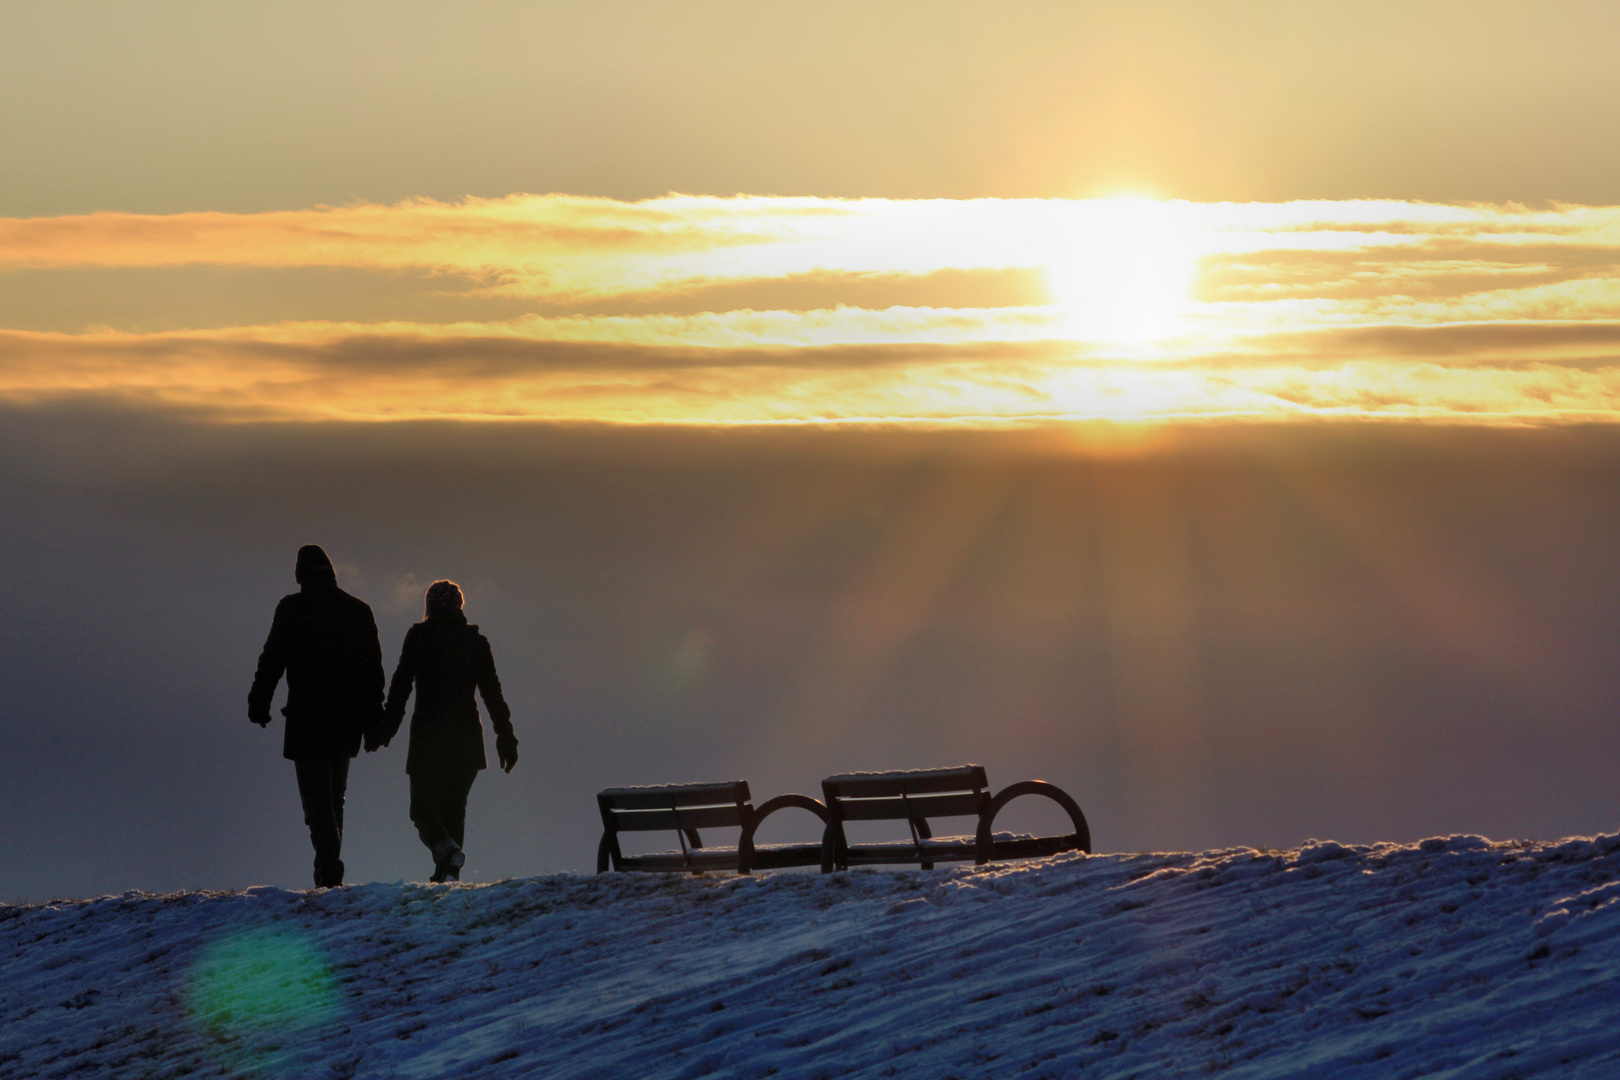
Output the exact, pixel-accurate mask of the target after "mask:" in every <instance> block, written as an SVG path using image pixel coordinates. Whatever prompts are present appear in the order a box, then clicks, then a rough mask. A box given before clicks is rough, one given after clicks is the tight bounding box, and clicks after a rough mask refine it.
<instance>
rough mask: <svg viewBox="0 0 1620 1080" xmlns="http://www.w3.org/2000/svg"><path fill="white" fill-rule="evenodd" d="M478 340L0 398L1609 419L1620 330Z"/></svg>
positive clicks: (365, 411) (63, 371) (101, 362)
mask: <svg viewBox="0 0 1620 1080" xmlns="http://www.w3.org/2000/svg"><path fill="white" fill-rule="evenodd" d="M478 329H480V328H474V327H466V326H463V327H459V328H457V329H456V330H455V331H454V332H445V331H444V330H443V329H442V328H434V327H406V326H395V327H392V328H389V329H387V330H386V331H384V330H379V329H377V328H373V329H372V330H370V331H368V332H362V331H361V330H360V329H359V328H355V327H347V326H333V325H322V324H312V325H305V326H276V327H262V328H237V329H232V330H228V331H221V332H215V333H199V332H190V333H166V334H117V333H96V334H28V333H17V332H9V333H0V398H4V399H6V400H10V401H16V402H28V401H42V400H54V399H58V398H61V397H64V396H84V395H91V396H96V397H117V398H123V399H126V400H134V401H148V402H152V403H161V404H164V405H168V406H185V407H190V408H196V409H203V410H206V411H209V412H211V413H213V414H215V415H217V416H219V417H220V418H236V419H247V418H276V419H310V418H328V419H351V420H382V419H395V418H425V417H454V418H482V419H535V420H551V421H560V420H568V421H610V422H625V423H648V422H655V423H686V424H735V423H780V422H839V421H846V422H847V421H858V422H929V423H979V422H1039V421H1048V420H1065V419H1067V420H1072V419H1088V418H1106V419H1125V420H1154V419H1253V420H1265V419H1291V418H1299V417H1302V416H1319V417H1346V418H1429V419H1451V420H1463V421H1468V422H1485V421H1494V422H1561V421H1576V420H1582V421H1589V420H1603V421H1612V420H1614V419H1616V418H1620V355H1616V354H1620V325H1616V324H1606V325H1600V326H1575V327H1568V326H1520V325H1507V326H1459V327H1440V328H1424V329H1417V330H1414V329H1412V328H1387V327H1386V328H1373V329H1366V328H1338V329H1325V330H1323V331H1321V332H1320V333H1319V334H1317V335H1315V338H1316V340H1315V341H1314V343H1313V342H1311V341H1308V340H1306V336H1305V335H1294V336H1293V337H1292V338H1290V339H1289V341H1287V342H1285V343H1278V342H1275V341H1271V342H1266V341H1261V342H1257V343H1253V347H1252V348H1251V350H1250V351H1249V352H1247V353H1235V352H1228V353H1208V354H1203V355H1186V356H1181V357H1176V358H1165V359H1161V360H1158V361H1153V362H1145V361H1142V360H1139V359H1132V358H1130V357H1128V356H1122V355H1121V356H1109V355H1107V354H1106V353H1105V352H1101V351H1096V352H1092V353H1091V354H1089V355H1086V354H1084V353H1083V352H1080V351H1077V346H1076V344H1075V343H1074V342H1070V341H1063V340H1053V339H1044V340H1042V339H1032V340H1025V341H1007V340H984V341H978V342H964V343H956V344H948V345H947V344H939V343H932V342H896V341H871V342H866V343H840V344H831V345H820V346H796V347H794V346H781V345H777V346H763V345H759V344H752V345H729V346H723V345H709V346H700V345H694V344H691V343H679V344H667V343H664V344H659V343H649V342H644V341H643V342H638V341H633V340H623V341H610V340H596V341H583V340H557V339H546V338H543V337H536V336H532V334H531V335H529V336H523V335H517V334H514V333H512V332H511V328H510V327H496V328H491V327H484V328H481V329H482V330H483V332H482V333H479V332H477V331H478ZM530 329H531V330H532V329H533V327H530ZM495 330H505V331H506V332H504V333H501V332H492V331H495ZM1448 336H1449V337H1448ZM1437 341H1438V342H1440V344H1438V345H1437ZM1283 345H1286V346H1287V347H1282V346H1283ZM1558 350H1564V351H1565V352H1566V353H1567V355H1565V356H1564V358H1563V359H1559V360H1551V359H1548V358H1547V357H1548V356H1549V355H1550V354H1551V353H1553V352H1557V351H1558ZM1290 353H1296V354H1297V355H1292V356H1291V355H1289V354H1290Z"/></svg>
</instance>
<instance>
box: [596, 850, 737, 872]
mask: <svg viewBox="0 0 1620 1080" xmlns="http://www.w3.org/2000/svg"><path fill="white" fill-rule="evenodd" d="M619 866H620V868H621V869H624V870H735V869H736V868H737V849H736V848H699V849H698V850H696V851H694V852H692V854H691V857H690V858H688V857H687V856H685V855H683V854H681V853H680V852H679V851H655V852H653V853H651V854H648V855H624V856H621V857H620V858H619Z"/></svg>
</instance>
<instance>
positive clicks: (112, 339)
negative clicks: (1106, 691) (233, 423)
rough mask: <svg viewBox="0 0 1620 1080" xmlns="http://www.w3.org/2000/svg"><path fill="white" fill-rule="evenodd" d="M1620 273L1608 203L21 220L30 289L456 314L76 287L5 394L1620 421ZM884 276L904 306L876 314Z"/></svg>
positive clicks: (1062, 416)
mask: <svg viewBox="0 0 1620 1080" xmlns="http://www.w3.org/2000/svg"><path fill="white" fill-rule="evenodd" d="M1617 264H1620V209H1615V208H1601V207H1580V206H1555V207H1553V208H1550V209H1526V208H1524V207H1518V206H1512V205H1505V206H1491V205H1441V204H1433V203H1415V202H1398V201H1388V200H1383V201H1343V202H1332V201H1310V202H1291V203H1245V204H1233V203H1215V204H1208V203H1190V202H1185V201H1155V200H1148V199H1137V198H1117V199H1102V200H1061V199H1034V200H1031V199H1025V200H1002V199H974V200H961V201H956V200H937V199H935V200H880V199H860V200H837V199H813V198H765V197H739V198H701V197H692V196H678V195H672V196H667V197H664V198H659V199H651V200H644V201H640V202H619V201H615V200H610V199H602V198H582V197H571V196H555V195H549V196H534V195H518V196H511V197H508V198H504V199H469V200H465V201H463V202H458V203H440V202H433V201H429V200H413V201H410V202H405V203H399V204H395V205H390V206H384V205H371V204H358V205H351V206H343V207H335V208H328V207H323V208H315V209H311V210H306V211H288V212H274V213H258V214H226V213H193V214H175V215H139V214H128V213H99V214H86V215H70V216H58V217H46V218H30V219H7V220H0V268H4V271H5V273H7V274H8V275H9V276H10V277H11V278H12V279H14V280H26V279H27V278H28V277H30V276H35V277H47V278H48V277H49V275H52V274H61V273H63V272H67V271H74V270H80V271H82V270H84V269H85V268H97V269H100V270H102V271H106V272H114V273H116V274H117V275H118V276H117V278H116V279H115V280H117V281H120V282H123V283H125V284H126V286H129V285H133V284H135V283H138V282H139V280H140V278H141V276H142V275H151V274H154V273H160V272H162V271H163V270H164V269H166V268H167V269H172V268H177V267H192V268H196V267H209V266H212V267H216V268H218V267H238V268H240V267H254V268H275V269H276V270H277V271H278V272H281V273H283V274H291V275H294V276H296V275H298V274H300V273H302V274H319V273H323V272H330V271H332V270H333V269H334V268H341V269H344V270H347V271H352V272H357V273H358V274H360V276H361V278H362V279H365V280H367V281H368V282H369V284H368V288H369V289H370V290H372V291H375V290H377V289H381V290H383V291H385V292H386V291H387V290H388V289H390V288H396V289H400V290H406V289H419V288H422V287H423V283H424V282H426V283H427V287H428V288H429V289H430V290H431V291H434V292H438V293H440V294H442V295H446V296H454V297H455V298H456V303H457V305H458V311H457V313H456V315H457V317H455V318H449V319H444V320H442V321H424V320H408V321H405V320H399V319H387V320H378V319H373V318H367V317H365V315H364V313H363V312H360V313H357V314H356V315H355V316H353V317H351V318H340V319H333V318H331V317H329V316H328V317H324V318H310V317H298V315H297V314H296V313H293V314H292V315H291V317H289V314H288V312H286V311H285V310H283V311H280V312H277V314H278V315H279V316H280V317H268V318H263V319H249V320H246V321H235V322H232V321H225V322H224V323H223V324H220V323H219V322H218V321H217V320H216V324H214V325H208V324H203V325H198V324H197V323H195V322H190V323H187V322H179V323H176V324H172V325H156V326H154V325H152V320H151V319H150V318H148V319H147V320H146V323H147V324H146V325H144V326H142V327H140V328H130V327H120V326H118V325H117V324H116V323H115V322H114V321H112V320H109V319H107V318H105V317H104V316H103V314H102V313H101V312H100V311H98V303H99V302H100V301H99V294H95V293H87V294H86V295H85V296H84V297H83V298H82V299H81V300H77V301H75V302H74V304H73V305H72V306H71V308H70V309H69V310H68V311H67V312H65V313H64V314H63V315H61V316H60V317H59V324H58V325H55V326H50V327H33V328H26V329H9V330H0V395H3V396H4V397H5V398H7V399H9V400H12V401H15V402H27V401H41V400H47V399H58V398H63V397H71V396H75V395H93V396H96V397H99V398H108V397H111V398H123V399H128V400H130V401H132V402H147V403H161V404H164V405H168V406H178V407H184V408H189V409H197V410H201V411H202V412H204V413H206V414H211V415H214V416H217V417H219V418H235V419H250V418H272V419H321V418H326V419H349V420H385V419H400V418H409V419H421V418H476V419H536V420H552V421H556V420H566V421H608V422H619V423H683V424H738V423H742V424H759V423H767V424H774V423H839V422H857V423H926V424H951V425H982V424H993V425H1003V424H1008V423H1053V422H1067V421H1083V420H1098V419H1102V420H1125V421H1160V420H1189V419H1190V420H1216V419H1219V420H1227V421H1255V420H1262V421H1263V420H1279V419H1303V418H1331V419H1347V418H1348V419H1421V420H1434V421H1450V422H1457V421H1463V422H1471V423H1481V422H1484V423H1513V424H1517V423H1545V422H1563V421H1572V420H1593V419H1601V420H1612V419H1615V418H1616V416H1617V415H1620V352H1617V344H1620V269H1617ZM1017 272H1024V273H1025V278H1024V279H1023V280H1024V282H1025V284H1024V286H1023V293H1024V295H1023V296H1021V297H1019V296H1016V295H1014V296H1012V297H1003V298H1001V300H1000V301H999V302H997V303H995V304H993V305H992V304H985V305H983V306H966V305H963V304H962V303H961V302H960V297H959V296H958V297H954V298H951V299H950V301H949V302H946V301H940V302H930V300H931V298H930V296H929V293H930V289H931V283H934V282H938V281H941V280H947V279H949V276H950V275H958V276H961V275H967V277H968V280H969V281H971V280H972V277H973V275H981V276H982V275H995V274H1007V273H1017ZM883 283H890V284H894V283H910V287H911V290H912V294H913V295H912V297H911V302H910V303H903V304H886V305H883V304H870V303H863V301H862V295H863V293H862V291H863V290H865V291H866V292H867V293H870V292H871V291H872V290H873V289H874V288H875V287H878V286H881V285H882V284H883ZM765 290H769V291H768V292H766V291H765ZM358 291H359V290H357V292H358ZM751 291H752V292H751ZM957 291H958V292H960V289H958V290H957ZM754 294H757V295H754ZM800 294H803V295H800ZM842 295H848V296H849V297H851V300H850V301H849V302H845V301H844V300H843V299H840V297H841V296H842ZM250 299H251V298H250ZM324 299H325V301H326V303H327V306H328V308H329V309H330V307H331V305H333V304H336V305H339V306H341V305H342V303H343V295H342V287H341V286H340V287H338V288H337V290H336V292H335V293H334V292H333V291H332V290H327V294H326V296H325V297H324ZM1009 300H1011V301H1012V302H1008V301H1009ZM495 303H503V304H506V305H508V306H509V305H511V304H514V303H516V304H518V305H520V306H528V307H529V308H530V310H528V311H526V312H525V313H522V314H517V315H515V316H514V315H507V314H504V313H503V314H502V315H498V316H496V317H490V315H489V314H488V313H486V312H484V311H481V310H480V309H481V308H482V307H487V306H489V305H491V304H495ZM362 307H364V304H361V303H360V302H359V301H357V309H358V308H362ZM249 309H251V303H250V304H249ZM508 310H509V308H508ZM265 314H266V315H268V314H269V312H266V313H265Z"/></svg>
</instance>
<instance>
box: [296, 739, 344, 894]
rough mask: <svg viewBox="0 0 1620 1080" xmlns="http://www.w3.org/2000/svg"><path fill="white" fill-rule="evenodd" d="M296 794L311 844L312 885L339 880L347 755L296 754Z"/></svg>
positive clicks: (341, 867)
mask: <svg viewBox="0 0 1620 1080" xmlns="http://www.w3.org/2000/svg"><path fill="white" fill-rule="evenodd" d="M293 766H294V768H295V769H296V770H297V772H298V797H299V799H300V801H302V802H303V804H304V824H305V825H307V826H309V839H310V843H312V844H313V845H314V846H315V885H316V887H317V888H319V887H322V886H332V885H341V884H343V860H342V858H341V857H340V856H341V855H342V851H343V797H344V794H345V792H346V790H347V788H348V782H349V759H348V758H346V757H344V758H300V759H298V760H297V761H295V762H293Z"/></svg>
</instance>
